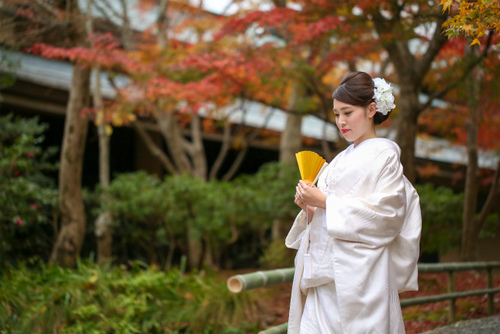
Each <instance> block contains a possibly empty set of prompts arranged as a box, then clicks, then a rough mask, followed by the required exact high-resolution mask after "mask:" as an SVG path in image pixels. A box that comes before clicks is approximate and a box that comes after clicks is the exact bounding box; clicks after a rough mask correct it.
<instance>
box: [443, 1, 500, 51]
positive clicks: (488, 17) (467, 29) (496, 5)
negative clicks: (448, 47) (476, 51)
mask: <svg viewBox="0 0 500 334" xmlns="http://www.w3.org/2000/svg"><path fill="white" fill-rule="evenodd" d="M440 5H441V6H443V11H450V12H453V16H451V17H450V18H449V19H448V20H447V21H446V22H445V23H444V24H443V27H444V28H445V29H446V34H447V35H448V36H449V37H456V36H459V35H465V36H467V37H471V38H472V43H471V45H474V44H481V42H480V39H481V38H482V37H483V36H485V35H486V33H487V32H488V31H490V30H492V31H495V32H496V33H497V34H499V35H500V1H498V0H477V1H460V0H441V3H440Z"/></svg>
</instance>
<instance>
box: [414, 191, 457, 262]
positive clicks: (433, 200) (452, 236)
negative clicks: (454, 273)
mask: <svg viewBox="0 0 500 334" xmlns="http://www.w3.org/2000/svg"><path fill="white" fill-rule="evenodd" d="M416 188H417V191H418V194H419V195H420V207H421V209H422V240H421V243H420V245H421V249H422V252H425V253H439V252H446V251H449V250H453V249H456V248H458V247H459V246H460V238H461V235H462V230H461V229H462V211H463V203H464V196H463V193H459V194H456V193H454V192H453V191H452V190H451V189H449V188H446V187H435V186H433V185H432V184H425V185H418V186H416Z"/></svg>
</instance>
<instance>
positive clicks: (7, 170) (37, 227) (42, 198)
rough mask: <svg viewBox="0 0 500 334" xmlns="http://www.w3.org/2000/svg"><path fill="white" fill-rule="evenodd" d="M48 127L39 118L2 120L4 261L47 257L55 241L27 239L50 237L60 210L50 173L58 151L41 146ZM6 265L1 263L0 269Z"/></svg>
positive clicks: (0, 197) (0, 250) (0, 157)
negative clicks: (25, 255)
mask: <svg viewBox="0 0 500 334" xmlns="http://www.w3.org/2000/svg"><path fill="white" fill-rule="evenodd" d="M46 130H47V125H44V124H39V122H38V119H37V118H32V119H22V118H14V116H12V115H11V114H9V115H7V116H3V117H0V184H1V187H0V226H1V227H2V233H1V234H0V253H2V254H3V255H4V256H2V258H1V261H2V262H5V261H7V259H8V258H15V257H18V256H21V254H22V253H24V254H31V255H34V253H33V252H34V251H36V252H37V253H36V254H38V255H45V254H46V253H47V252H50V248H51V240H47V239H44V238H43V237H38V238H32V239H29V240H28V239H27V238H25V236H26V235H37V236H40V235H47V232H45V231H46V230H49V231H50V230H51V229H52V227H51V223H52V219H53V217H54V216H56V210H57V190H56V188H55V185H54V183H53V181H52V180H51V179H50V178H49V177H47V176H46V173H48V172H51V171H53V170H55V169H56V167H57V166H56V165H55V164H52V163H51V162H50V158H51V157H52V156H53V155H54V153H55V152H56V149H55V148H48V149H45V150H43V149H42V147H41V146H40V144H41V143H42V142H43V140H44V136H43V133H44V132H45V131H46ZM49 234H51V233H49ZM40 248H41V249H42V252H41V253H40V251H39V249H40ZM1 264H3V263H0V265H1Z"/></svg>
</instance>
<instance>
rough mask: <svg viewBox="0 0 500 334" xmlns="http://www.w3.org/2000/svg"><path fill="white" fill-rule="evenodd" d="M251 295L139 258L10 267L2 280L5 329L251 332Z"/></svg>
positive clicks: (1, 325)
mask: <svg viewBox="0 0 500 334" xmlns="http://www.w3.org/2000/svg"><path fill="white" fill-rule="evenodd" d="M249 296H250V295H249V294H231V293H229V292H228V290H227V288H226V286H225V282H224V281H221V280H215V279H214V278H211V277H204V276H202V275H194V274H182V273H181V272H179V271H178V270H176V269H174V270H171V271H169V272H162V271H158V270H156V269H154V268H145V267H144V266H141V265H140V264H139V263H132V264H131V267H130V268H129V269H128V270H127V269H126V268H125V267H123V266H121V267H104V268H100V267H98V266H97V265H94V264H88V263H80V264H79V266H78V268H77V269H76V270H71V269H64V268H60V267H57V266H46V265H41V267H40V268H39V269H27V268H26V267H25V266H19V267H18V268H15V269H14V268H10V269H8V270H6V271H5V272H4V273H3V274H2V280H1V281H0V329H1V331H0V332H1V333H33V334H35V333H72V334H75V333H85V334H87V333H181V332H182V333H245V331H246V330H248V329H249V328H254V329H255V328H256V324H254V323H252V318H253V317H252V314H253V312H252V311H254V309H253V308H254V306H253V302H252V301H251V300H250V297H249Z"/></svg>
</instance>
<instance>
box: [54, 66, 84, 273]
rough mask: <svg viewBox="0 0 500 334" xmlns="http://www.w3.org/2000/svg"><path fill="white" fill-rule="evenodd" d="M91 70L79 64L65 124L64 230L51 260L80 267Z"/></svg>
mask: <svg viewBox="0 0 500 334" xmlns="http://www.w3.org/2000/svg"><path fill="white" fill-rule="evenodd" d="M89 84H90V69H89V68H82V67H80V66H78V65H75V66H74V68H73V79H72V83H71V89H70V96H69V102H68V107H67V112H66V123H65V126H64V138H63V143H62V151H61V166H60V170H59V208H60V211H61V229H60V232H59V235H58V237H57V240H56V243H55V244H54V248H53V250H52V254H51V257H50V262H51V263H58V264H59V265H61V266H70V267H74V266H76V262H77V258H78V257H79V255H80V251H81V248H82V244H83V239H84V235H85V212H84V206H83V200H82V194H81V185H82V164H83V155H84V151H85V141H86V137H87V129H88V121H87V120H86V119H85V118H82V117H81V116H80V111H81V110H82V108H83V107H86V106H88V101H89Z"/></svg>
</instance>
